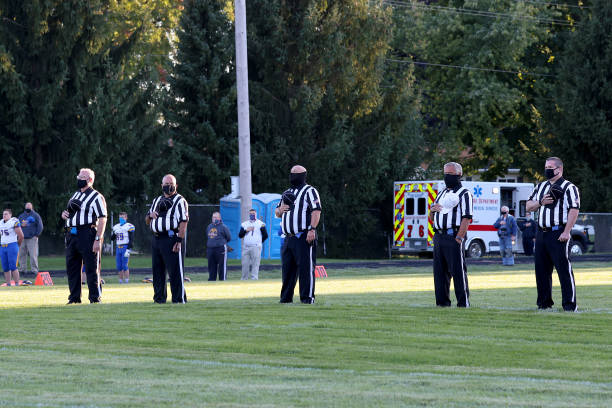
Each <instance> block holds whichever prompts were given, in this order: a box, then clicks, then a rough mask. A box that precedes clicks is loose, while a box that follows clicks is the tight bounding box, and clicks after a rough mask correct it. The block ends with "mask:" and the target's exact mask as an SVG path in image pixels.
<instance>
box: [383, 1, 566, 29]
mask: <svg viewBox="0 0 612 408" xmlns="http://www.w3.org/2000/svg"><path fill="white" fill-rule="evenodd" d="M382 3H383V4H386V5H389V6H391V7H403V8H405V9H420V10H427V11H440V12H445V13H455V14H465V15H472V16H477V17H488V18H510V19H513V20H524V21H535V22H537V23H542V24H558V25H564V26H577V25H578V24H576V23H571V22H567V21H565V20H556V19H549V18H542V17H533V16H529V15H526V14H516V13H499V12H493V11H485V10H477V9H464V8H454V7H445V6H433V5H426V4H419V3H406V2H404V1H399V0H383V1H382Z"/></svg>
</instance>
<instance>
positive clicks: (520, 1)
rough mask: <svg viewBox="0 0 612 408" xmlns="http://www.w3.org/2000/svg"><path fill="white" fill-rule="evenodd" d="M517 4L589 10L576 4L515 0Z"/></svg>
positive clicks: (587, 7) (588, 7)
mask: <svg viewBox="0 0 612 408" xmlns="http://www.w3.org/2000/svg"><path fill="white" fill-rule="evenodd" d="M517 2H519V3H531V4H541V5H543V6H554V7H570V8H579V9H590V8H592V7H590V6H580V5H578V4H566V3H551V2H548V1H535V0H517Z"/></svg>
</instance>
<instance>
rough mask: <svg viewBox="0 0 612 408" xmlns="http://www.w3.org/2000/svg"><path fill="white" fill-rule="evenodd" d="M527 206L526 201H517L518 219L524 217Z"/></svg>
mask: <svg viewBox="0 0 612 408" xmlns="http://www.w3.org/2000/svg"><path fill="white" fill-rule="evenodd" d="M526 204H527V201H525V200H521V201H519V217H524V216H525V212H526V211H525V209H526V208H525V206H526Z"/></svg>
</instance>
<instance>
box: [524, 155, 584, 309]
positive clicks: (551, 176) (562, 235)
mask: <svg viewBox="0 0 612 408" xmlns="http://www.w3.org/2000/svg"><path fill="white" fill-rule="evenodd" d="M544 173H545V175H546V178H547V179H548V180H547V181H543V182H541V183H540V184H538V185H537V186H536V187H535V189H534V190H533V192H532V193H531V196H529V200H528V201H527V205H526V209H527V211H532V212H533V211H536V210H539V214H538V226H539V228H538V232H537V234H536V244H535V275H536V286H537V288H538V299H537V305H538V309H548V308H551V307H552V306H553V305H554V302H553V300H552V269H553V266H554V267H555V269H557V275H559V282H560V283H561V297H562V305H563V310H565V311H568V312H575V311H576V310H577V306H576V284H575V282H574V272H573V270H572V264H571V262H570V260H569V241H570V237H571V231H572V228H573V227H574V224H575V223H576V219H577V218H578V212H579V211H580V192H579V191H578V187H576V186H575V185H574V184H572V183H571V182H569V181H567V180H565V179H564V178H563V162H562V161H561V159H559V158H558V157H549V158H548V159H546V163H545V166H544Z"/></svg>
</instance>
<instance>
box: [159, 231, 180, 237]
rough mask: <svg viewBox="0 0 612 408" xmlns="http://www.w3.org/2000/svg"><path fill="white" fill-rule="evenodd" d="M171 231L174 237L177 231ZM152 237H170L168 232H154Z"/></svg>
mask: <svg viewBox="0 0 612 408" xmlns="http://www.w3.org/2000/svg"><path fill="white" fill-rule="evenodd" d="M171 231H172V232H173V233H174V235H176V234H177V233H178V232H177V231H174V230H171ZM153 235H154V236H156V237H168V236H170V235H169V234H168V231H162V232H154V233H153Z"/></svg>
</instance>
